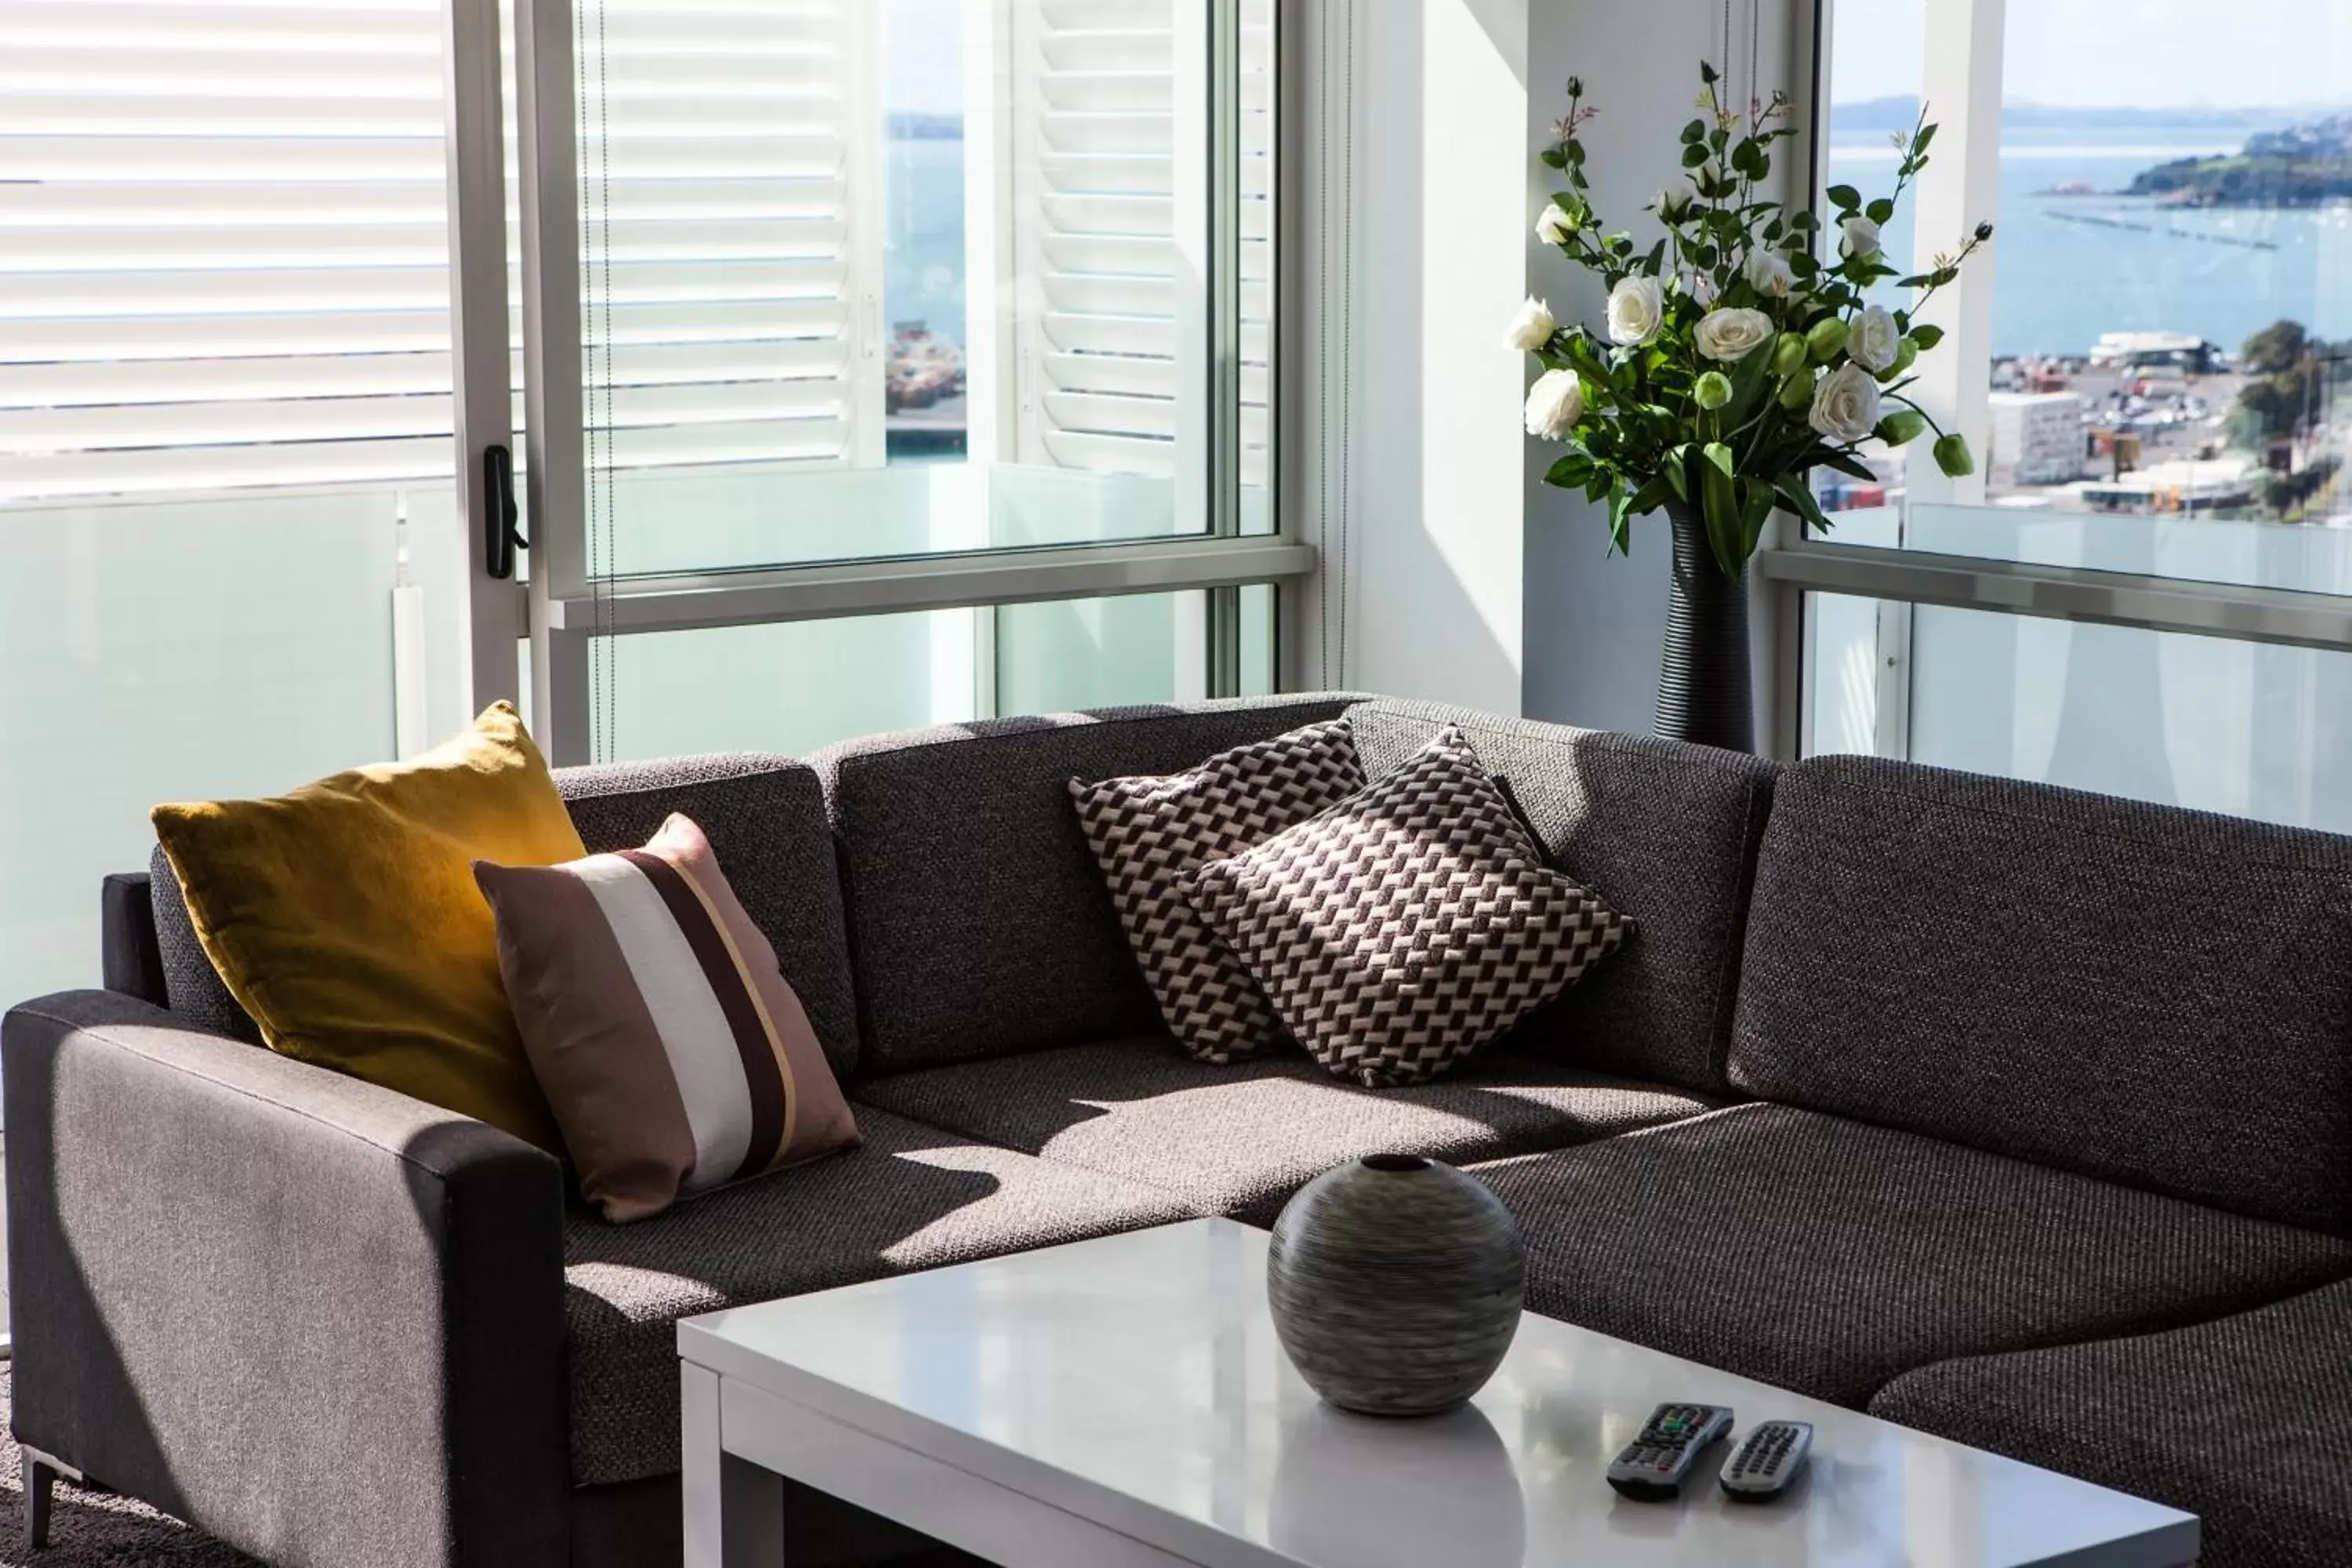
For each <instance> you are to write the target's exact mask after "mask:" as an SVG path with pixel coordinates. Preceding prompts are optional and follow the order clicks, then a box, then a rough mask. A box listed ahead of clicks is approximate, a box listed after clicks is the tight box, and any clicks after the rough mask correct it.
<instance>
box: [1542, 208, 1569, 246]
mask: <svg viewBox="0 0 2352 1568" xmlns="http://www.w3.org/2000/svg"><path fill="white" fill-rule="evenodd" d="M1569 233H1570V230H1569V226H1568V215H1567V214H1566V213H1564V212H1562V211H1560V210H1559V203H1557V202H1546V203H1544V210H1543V211H1541V212H1539V213H1538V214H1537V215H1536V237H1537V238H1538V239H1540V240H1542V241H1543V242H1544V243H1545V244H1546V245H1565V244H1566V243H1567V242H1568V237H1569Z"/></svg>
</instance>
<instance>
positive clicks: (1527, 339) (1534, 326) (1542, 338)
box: [1510, 294, 1559, 354]
mask: <svg viewBox="0 0 2352 1568" xmlns="http://www.w3.org/2000/svg"><path fill="white" fill-rule="evenodd" d="M1558 324H1559V323H1557V322H1555V321H1553V320H1552V319H1551V307H1550V306H1549V305H1547V304H1545V303H1544V302H1543V301H1542V300H1538V299H1537V298H1536V297H1535V296H1534V295H1532V294H1530V295H1528V302H1527V303H1526V304H1524V305H1522V306H1520V307H1519V313H1518V314H1517V315H1516V316H1513V317H1512V318H1511V331H1510V340H1511V346H1512V347H1513V348H1515V349H1517V350H1518V351H1519V352H1520V353H1530V354H1531V353H1535V352H1536V350H1538V349H1539V348H1541V347H1543V346H1544V344H1546V343H1548V342H1551V334H1552V330H1553V329H1554V328H1555V327H1556V326H1557V325H1558Z"/></svg>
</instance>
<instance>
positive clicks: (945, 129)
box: [890, 114, 963, 142]
mask: <svg viewBox="0 0 2352 1568" xmlns="http://www.w3.org/2000/svg"><path fill="white" fill-rule="evenodd" d="M890 139H891V140H892V141H894V142H961V141H962V140H963V116H962V115H961V114H894V115H892V116H890Z"/></svg>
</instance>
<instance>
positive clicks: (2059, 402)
mask: <svg viewBox="0 0 2352 1568" xmlns="http://www.w3.org/2000/svg"><path fill="white" fill-rule="evenodd" d="M1991 401H1992V453H1991V456H1990V458H1989V459H1988V461H1987V467H1988V468H1989V469H1990V471H1991V472H1993V473H1996V474H2000V475H2001V476H2002V477H2003V478H2004V479H2007V480H2008V482H2010V483H2011V484H2017V485H2054V484H2063V483H2065V482H2066V481H2067V480H2068V479H2075V478H2077V477H2079V476H2080V475H2081V474H2082V472H2083V399H2082V397H2081V395H2079V394H2076V393H2072V392H1996V393H1994V394H1993V395H1992V400H1991Z"/></svg>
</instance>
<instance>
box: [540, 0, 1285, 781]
mask: <svg viewBox="0 0 2352 1568" xmlns="http://www.w3.org/2000/svg"><path fill="white" fill-rule="evenodd" d="M518 7H519V8H518V13H517V18H518V26H517V29H516V32H517V50H518V61H519V72H518V75H519V87H520V96H521V98H522V100H523V101H522V110H521V117H522V121H523V147H524V156H523V158H522V160H521V170H522V176H523V178H522V184H523V186H524V191H523V195H522V201H521V213H522V219H523V224H522V226H523V230H524V235H525V243H524V256H525V266H524V270H523V280H522V286H523V293H524V298H525V300H526V301H527V314H528V318H529V321H530V331H529V334H528V342H529V349H528V353H527V355H526V363H527V381H528V388H529V410H530V412H529V417H528V421H527V423H528V425H529V427H530V453H529V468H530V514H531V515H530V529H529V533H530V539H531V542H532V548H531V550H530V556H529V563H528V568H529V572H530V636H531V653H530V666H531V670H532V684H533V689H532V706H533V716H534V721H535V722H536V724H537V725H538V727H539V729H540V730H541V733H542V734H543V736H544V737H545V738H546V739H547V741H548V742H549V744H550V746H551V750H552V751H553V752H554V754H556V755H558V756H559V757H562V758H565V759H568V760H582V759H586V758H591V757H617V756H636V755H645V754H648V753H650V752H655V751H658V750H660V749H663V748H665V747H667V746H668V745H670V744H672V743H673V741H674V738H675V737H677V736H680V735H686V734H693V735H700V736H705V737H709V738H712V739H725V740H727V741H728V742H730V743H732V744H738V745H746V746H750V745H761V746H774V747H786V748H788V747H793V746H798V745H801V744H803V743H805V742H810V741H813V740H821V739H833V738H836V737H838V736H839V735H842V734H845V733H852V732H856V731H860V730H866V729H873V728H880V727H887V726H888V725H890V724H894V723H898V722H902V721H907V720H908V719H910V718H911V719H921V720H924V721H960V720H966V719H971V718H975V717H982V716H986V715H987V714H989V713H991V712H993V711H997V710H1000V709H1001V708H1003V707H1005V706H1007V705H1008V703H1009V704H1010V705H1013V706H1017V707H1022V708H1029V707H1055V706H1065V705H1069V704H1074V703H1078V702H1084V701H1093V700H1168V699H1172V698H1181V697H1195V696H1201V695H1204V694H1207V693H1210V692H1213V691H1231V690H1238V689H1243V687H1244V685H1245V684H1246V683H1247V682H1248V680H1249V679H1250V678H1249V674H1248V672H1247V671H1246V670H1245V669H1244V662H1245V661H1244V658H1243V649H1244V647H1245V646H1256V645H1263V644H1265V643H1266V642H1268V641H1270V639H1271V636H1272V628H1271V626H1270V624H1269V625H1266V626H1262V627H1256V628H1253V627H1252V626H1250V625H1249V624H1248V623H1249V621H1250V618H1251V617H1252V616H1262V617H1270V616H1271V613H1272V605H1273V595H1271V594H1268V593H1264V592H1259V593H1254V594H1249V595H1244V594H1243V593H1241V592H1240V589H1241V587H1242V586H1243V585H1244V584H1265V583H1271V582H1274V581H1276V580H1278V579H1281V578H1284V577H1288V576H1295V575H1297V574H1299V573H1300V572H1302V571H1303V570H1304V569H1305V566H1306V564H1307V559H1308V557H1307V552H1305V551H1304V550H1302V549H1300V548H1299V547H1297V546H1296V545H1295V544H1291V543H1289V542H1286V541H1285V540H1284V539H1283V538H1282V537H1281V535H1280V533H1279V531H1278V528H1277V523H1278V520H1277V519H1276V518H1275V517H1274V516H1273V514H1272V508H1271V506H1270V505H1269V504H1268V500H1267V498H1268V496H1269V495H1270V493H1271V491H1270V489H1269V487H1268V485H1267V482H1266V473H1267V464H1268V460H1269V457H1270V451H1271V433H1270V417H1269V406H1270V396H1269V395H1270V388H1271V382H1272V377H1273V374H1274V367H1273V366H1272V364H1271V363H1270V361H1271V350H1270V343H1271V338H1272V313H1273V289H1272V277H1273V268H1272V250H1273V232H1274V226H1273V224H1272V222H1271V218H1270V216H1269V214H1270V208H1271V193H1272V190H1273V172H1272V165H1273V161H1274V155H1275V136H1274V131H1273V121H1274V115H1273V107H1272V106H1273V101H1274V95H1273V91H1272V87H1271V81H1272V76H1273V72H1274V69H1275V64H1276V37H1275V33H1276V29H1275V26H1274V6H1273V4H1272V0H1216V3H1214V4H1211V3H1208V0H1141V3H1138V0H815V3H813V4H803V5H793V6H791V7H777V6H774V5H769V4H764V3H761V0H716V3H712V4H698V5H692V6H677V5H667V4H663V3H661V0H518Z"/></svg>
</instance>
